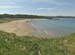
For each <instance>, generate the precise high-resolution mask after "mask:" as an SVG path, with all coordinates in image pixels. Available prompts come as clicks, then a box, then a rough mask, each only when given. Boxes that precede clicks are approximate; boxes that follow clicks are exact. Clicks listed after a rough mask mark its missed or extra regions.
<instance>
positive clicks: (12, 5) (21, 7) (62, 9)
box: [0, 0, 75, 16]
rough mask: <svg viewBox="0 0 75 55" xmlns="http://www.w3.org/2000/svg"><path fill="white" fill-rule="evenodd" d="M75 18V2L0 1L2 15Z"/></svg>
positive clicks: (51, 0)
mask: <svg viewBox="0 0 75 55" xmlns="http://www.w3.org/2000/svg"><path fill="white" fill-rule="evenodd" d="M4 13H6V14H30V15H45V16H62V15H63V16H75V0H0V14H4Z"/></svg>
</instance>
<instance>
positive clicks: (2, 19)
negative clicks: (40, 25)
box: [0, 18, 24, 23]
mask: <svg viewBox="0 0 75 55" xmlns="http://www.w3.org/2000/svg"><path fill="white" fill-rule="evenodd" d="M22 19H24V18H0V23H5V22H10V21H15V20H22Z"/></svg>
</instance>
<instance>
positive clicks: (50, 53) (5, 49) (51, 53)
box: [0, 31, 75, 55]
mask: <svg viewBox="0 0 75 55" xmlns="http://www.w3.org/2000/svg"><path fill="white" fill-rule="evenodd" d="M0 55H75V34H71V35H68V36H65V37H61V38H56V39H52V38H51V39H42V38H41V39H39V38H35V37H28V36H16V35H15V34H13V33H11V34H10V33H6V32H2V31H0Z"/></svg>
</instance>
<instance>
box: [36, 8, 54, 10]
mask: <svg viewBox="0 0 75 55" xmlns="http://www.w3.org/2000/svg"><path fill="white" fill-rule="evenodd" d="M52 9H54V8H37V10H52Z"/></svg>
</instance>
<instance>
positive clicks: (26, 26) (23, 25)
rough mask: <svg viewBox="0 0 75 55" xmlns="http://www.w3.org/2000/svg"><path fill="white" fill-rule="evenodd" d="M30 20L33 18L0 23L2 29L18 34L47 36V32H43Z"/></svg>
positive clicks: (0, 29)
mask: <svg viewBox="0 0 75 55" xmlns="http://www.w3.org/2000/svg"><path fill="white" fill-rule="evenodd" d="M30 21H31V19H24V20H16V21H11V22H8V23H2V24H0V31H4V32H8V33H15V34H16V35H18V36H35V37H43V38H44V37H47V36H46V34H45V32H41V31H40V30H37V29H36V28H34V27H33V26H32V25H30V23H29V22H30Z"/></svg>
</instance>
